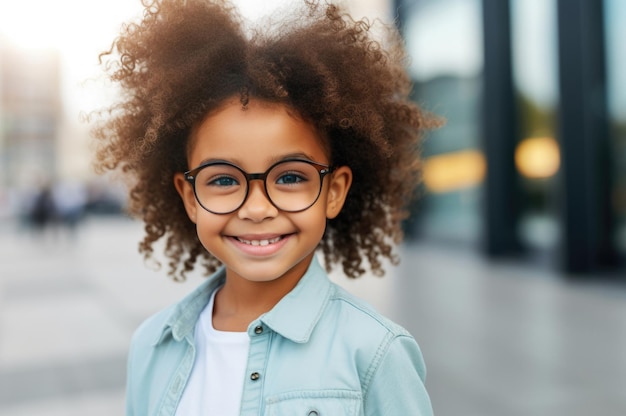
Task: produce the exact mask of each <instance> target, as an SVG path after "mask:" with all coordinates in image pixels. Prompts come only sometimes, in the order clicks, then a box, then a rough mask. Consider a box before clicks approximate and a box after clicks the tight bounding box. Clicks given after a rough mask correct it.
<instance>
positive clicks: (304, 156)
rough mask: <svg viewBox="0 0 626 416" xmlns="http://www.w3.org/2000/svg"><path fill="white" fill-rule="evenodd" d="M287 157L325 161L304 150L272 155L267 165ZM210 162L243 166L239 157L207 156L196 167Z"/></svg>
mask: <svg viewBox="0 0 626 416" xmlns="http://www.w3.org/2000/svg"><path fill="white" fill-rule="evenodd" d="M287 159H305V160H310V161H311V162H318V163H323V162H321V161H319V160H315V159H314V158H313V157H311V156H310V155H308V154H306V153H304V152H295V153H287V154H284V155H280V156H275V157H272V158H271V159H270V161H269V164H268V165H267V167H268V168H269V167H270V166H272V165H273V164H275V163H278V162H282V161H283V160H287ZM209 163H232V164H233V165H237V166H239V167H241V165H242V164H241V161H240V160H238V159H218V158H207V159H203V160H202V161H200V163H199V164H198V165H197V166H196V167H199V166H203V165H206V164H209ZM194 168H195V167H194ZM192 169H193V168H192Z"/></svg>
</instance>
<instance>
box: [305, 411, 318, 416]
mask: <svg viewBox="0 0 626 416" xmlns="http://www.w3.org/2000/svg"><path fill="white" fill-rule="evenodd" d="M307 416H320V414H319V412H318V411H317V410H311V411H310V412H309V413H307Z"/></svg>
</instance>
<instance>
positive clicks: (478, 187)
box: [0, 0, 626, 416]
mask: <svg viewBox="0 0 626 416" xmlns="http://www.w3.org/2000/svg"><path fill="white" fill-rule="evenodd" d="M235 3H237V4H238V5H239V6H240V8H241V11H242V13H243V14H244V16H245V17H247V18H250V19H256V18H258V17H259V16H261V15H263V14H265V13H266V12H267V11H268V9H267V5H265V4H264V2H259V1H254V0H245V1H244V0H239V1H236V2H235ZM295 3H298V2H297V1H296V0H282V1H279V2H275V3H274V4H275V5H274V6H272V7H290V5H293V4H295ZM345 3H346V5H347V6H348V7H349V9H350V10H351V12H352V13H353V14H354V16H356V17H362V16H365V17H368V18H369V19H376V18H378V19H381V20H382V21H384V22H387V23H390V24H396V25H397V26H398V27H399V28H400V30H401V33H402V35H403V36H404V39H405V42H406V46H407V49H408V52H409V54H410V56H411V61H410V64H409V68H408V70H409V73H410V75H411V77H412V79H413V80H414V82H415V88H414V91H413V94H414V99H415V101H416V102H418V103H419V104H421V105H423V106H424V107H425V108H426V109H428V110H431V111H433V112H434V113H436V114H439V115H442V116H444V117H445V118H446V120H447V124H446V125H445V127H444V128H442V129H440V130H438V131H435V132H433V133H431V134H429V135H428V137H427V138H426V141H425V143H424V146H423V153H424V157H425V160H424V177H423V184H422V189H421V192H420V194H421V198H420V199H419V201H417V202H416V203H415V204H414V205H413V206H412V216H411V218H410V219H409V220H407V222H406V223H405V231H406V235H407V240H406V242H405V243H404V244H403V245H402V246H401V247H400V255H401V257H402V262H401V264H400V265H399V266H389V267H388V270H389V271H388V274H387V276H386V277H385V278H383V279H379V278H376V277H374V276H364V277H363V278H362V279H359V280H357V281H349V280H347V279H346V278H344V277H342V276H341V275H340V274H339V273H334V274H333V275H332V278H333V279H334V280H335V281H337V282H338V283H339V284H341V285H343V286H345V287H346V288H348V290H350V291H352V292H354V293H356V294H357V295H359V296H362V297H364V298H366V299H367V300H369V301H370V302H371V303H373V304H374V306H376V307H377V308H378V309H380V310H381V311H382V312H383V313H385V314H386V315H388V316H390V317H391V318H392V319H394V320H396V321H398V322H399V323H401V324H402V325H404V326H405V327H407V328H408V329H409V330H410V331H411V332H412V333H413V334H414V335H415V337H416V339H417V340H418V342H419V344H420V346H421V347H422V350H423V353H424V356H425V359H426V363H427V365H428V380H427V387H428V389H429V392H430V394H431V397H432V400H433V405H434V408H435V414H437V415H440V416H451V415H458V414H463V415H466V416H467V415H476V416H491V415H493V416H501V415H542V416H543V415H546V416H548V415H550V416H555V415H556V416H559V415H570V416H571V415H588V414H598V415H603V416H605V415H606V416H612V415H626V394H624V392H625V391H626V353H624V351H626V72H624V70H623V68H626V47H625V46H624V44H623V39H626V25H624V24H623V22H624V21H626V2H624V1H622V0H369V1H366V0H349V1H348V0H347V1H346V2H345ZM140 13H141V7H140V4H139V2H138V1H129V0H107V1H104V0H92V1H89V2H85V1H78V0H58V1H56V2H49V1H45V0H30V1H17V0H15V1H11V0H0V414H2V415H6V416H15V415H45V416H48V415H64V416H67V415H83V414H90V415H105V414H106V415H111V414H123V403H124V383H125V381H124V380H125V360H126V351H127V348H128V342H129V339H130V336H131V334H132V331H133V330H134V329H135V328H136V327H137V325H138V324H139V323H140V322H141V321H142V320H143V319H145V318H146V317H147V316H149V315H150V314H152V313H153V312H155V311H156V310H158V309H160V308H162V307H164V306H165V305H168V304H170V303H172V302H174V301H176V300H177V299H180V298H181V297H182V296H183V295H184V294H185V293H188V292H189V291H190V290H192V289H193V288H194V287H195V286H196V285H197V284H198V283H199V282H200V281H201V280H202V277H201V276H200V275H195V274H194V275H192V276H191V277H190V278H189V279H188V281H187V282H185V283H173V282H171V281H169V280H168V279H167V277H166V276H165V272H164V271H163V270H161V271H159V270H158V269H157V267H156V265H155V264H145V263H144V262H143V260H142V259H141V256H140V255H139V254H138V251H137V243H138V241H139V239H140V238H141V235H142V229H141V224H138V223H137V222H135V221H133V220H131V219H129V218H127V217H126V216H125V215H124V214H123V208H124V204H125V194H124V190H123V188H122V187H121V186H120V184H119V183H117V182H115V181H112V180H111V178H108V177H98V176H96V175H95V174H94V173H93V171H92V170H91V155H92V153H91V151H92V148H91V146H92V142H91V139H90V137H89V125H88V124H87V123H85V122H83V121H82V119H83V117H82V116H81V115H84V114H87V113H89V112H90V111H93V110H97V109H99V108H102V107H104V106H106V105H107V103H109V102H110V100H111V99H114V98H115V89H114V88H113V87H112V86H111V85H108V84H107V82H106V80H104V79H102V76H101V68H99V66H98V59H97V56H98V53H99V52H101V51H103V50H106V49H108V46H109V45H110V42H111V40H112V39H113V38H114V37H115V35H116V33H117V32H118V30H119V28H120V25H121V23H122V22H124V21H127V20H128V19H134V18H137V17H138V16H140ZM155 269H157V270H156V271H155Z"/></svg>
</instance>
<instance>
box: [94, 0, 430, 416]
mask: <svg viewBox="0 0 626 416" xmlns="http://www.w3.org/2000/svg"><path fill="white" fill-rule="evenodd" d="M145 6H146V9H145V13H144V17H143V19H142V21H141V22H139V23H138V24H130V25H128V26H126V27H125V28H124V30H123V33H122V34H121V36H120V37H119V38H117V39H116V40H115V42H114V43H113V47H112V49H111V51H109V52H107V53H105V54H104V55H103V56H105V57H106V56H110V58H109V60H108V62H107V69H108V70H109V71H110V75H111V78H112V79H113V80H114V81H117V82H119V85H120V86H121V87H122V90H123V93H124V94H123V99H122V100H121V102H119V103H118V104H117V105H115V106H114V107H113V108H111V109H110V111H109V112H107V114H110V117H108V118H107V119H106V120H103V122H102V124H100V125H99V126H98V128H97V130H96V135H97V137H98V138H99V150H98V159H97V161H98V163H97V164H98V166H99V167H100V169H101V170H106V169H116V168H121V170H122V171H123V172H125V173H126V174H127V175H128V177H129V178H130V183H131V191H130V207H129V209H130V211H131V213H132V214H134V215H136V216H137V217H139V218H141V219H142V220H143V221H144V222H145V231H146V236H145V238H144V240H143V242H142V243H141V244H140V250H141V251H142V252H143V253H144V255H145V257H146V258H150V257H151V256H152V254H153V245H154V243H155V242H157V241H158V240H160V239H161V238H164V239H165V254H166V255H167V256H168V257H169V259H170V262H169V273H170V275H171V276H172V277H173V278H175V279H184V278H185V273H187V272H190V271H191V270H192V269H193V268H194V266H195V265H196V264H197V263H201V264H202V265H203V266H204V268H205V269H206V271H207V273H213V274H212V276H211V277H209V278H208V280H207V281H206V282H205V283H203V284H201V285H200V287H198V288H197V289H196V290H195V291H193V292H192V293H191V294H190V295H189V296H187V297H186V298H185V299H183V300H182V301H180V302H179V303H177V304H176V305H174V306H172V307H170V308H168V309H166V310H164V311H162V312H160V313H158V314H156V315H155V316H153V317H151V318H150V319H148V320H147V321H146V322H144V323H143V325H141V327H140V328H139V329H138V330H137V332H136V334H135V336H134V338H133V341H132V346H131V351H130V356H129V365H128V386H127V414H128V415H177V416H183V415H185V416H189V415H220V416H223V415H238V414H239V415H267V416H269V415H287V416H291V415H309V416H314V415H318V416H319V415H329V416H337V415H391V416H409V415H411V416H416V415H431V414H432V410H431V404H430V401H429V397H428V395H427V393H426V390H425V387H424V377H425V367H424V363H423V360H422V355H421V353H420V350H419V348H418V346H417V344H416V342H415V340H414V339H413V338H412V337H411V335H410V334H409V333H408V332H407V331H406V330H404V329H403V328H401V327H399V326H398V325H396V324H394V323H392V322H390V321H389V320H388V319H386V318H384V317H382V316H381V315H379V314H378V313H377V312H376V311H374V310H373V309H372V308H370V307H369V306H367V305H366V304H365V303H364V302H362V301H360V300H357V299H356V298H354V297H352V296H350V295H349V294H348V293H346V292H345V291H343V290H342V289H340V288H339V287H338V286H336V285H335V284H333V283H331V282H330V281H329V280H328V277H327V275H326V271H325V270H324V268H323V267H322V266H321V265H320V263H319V262H318V260H317V257H316V252H317V250H318V249H319V250H320V251H321V254H322V255H323V264H324V265H325V267H326V268H327V269H330V267H332V266H333V265H336V264H338V263H339V264H341V266H342V268H343V270H344V272H345V273H346V275H347V276H349V277H358V276H360V275H362V274H363V273H365V271H366V265H365V264H363V261H362V260H363V258H366V259H367V263H368V264H369V267H370V269H371V271H372V272H373V273H374V274H378V275H380V274H382V273H383V270H382V266H381V261H382V260H384V259H389V260H391V261H393V262H395V261H396V257H395V255H394V253H393V247H394V244H396V243H398V242H399V241H400V239H401V228H400V222H401V220H402V219H403V218H405V207H406V205H407V203H408V202H409V201H410V199H411V196H412V194H413V191H414V188H415V185H416V184H417V182H418V174H419V161H418V160H419V159H418V156H419V155H418V147H419V141H420V136H421V132H422V131H423V130H424V129H425V128H427V127H430V126H431V125H432V123H431V121H429V120H431V119H430V118H428V117H427V116H426V115H425V114H424V113H423V112H422V111H420V110H419V109H418V108H417V107H416V106H415V105H414V104H413V103H412V102H411V101H410V100H409V99H408V94H409V90H410V83H409V81H408V78H407V76H406V74H405V71H404V64H405V62H404V54H403V49H402V45H401V42H400V39H399V37H398V35H397V33H396V32H394V31H393V30H391V29H389V30H388V31H389V33H388V34H389V35H390V36H389V37H388V38H387V39H385V40H384V45H385V46H386V48H385V49H383V48H382V46H381V43H378V42H375V41H373V40H372V37H371V36H370V34H369V25H368V23H366V22H364V21H357V22H355V21H353V20H352V19H351V18H350V17H349V16H348V15H347V14H345V13H344V12H342V11H341V10H340V9H339V8H338V7H336V6H334V5H320V4H318V2H317V1H307V2H306V7H303V8H302V10H299V11H298V12H296V13H295V14H294V15H293V16H292V17H291V18H289V19H285V20H284V21H283V22H281V24H278V23H276V22H274V23H272V22H268V23H267V24H266V26H265V27H264V28H263V27H262V28H256V29H254V30H247V29H245V28H244V25H243V20H242V19H241V18H240V17H239V16H238V14H237V12H236V10H234V9H233V7H231V6H230V5H229V4H228V3H226V2H222V1H218V0H214V1H210V0H185V1H180V0H154V1H151V2H148V1H147V0H146V4H145ZM116 56H117V58H116ZM147 296H149V294H148V295H147Z"/></svg>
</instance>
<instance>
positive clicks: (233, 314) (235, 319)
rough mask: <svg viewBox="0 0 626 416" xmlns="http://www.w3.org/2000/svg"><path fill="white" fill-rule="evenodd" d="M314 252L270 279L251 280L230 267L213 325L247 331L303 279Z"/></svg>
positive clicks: (215, 305)
mask: <svg viewBox="0 0 626 416" xmlns="http://www.w3.org/2000/svg"><path fill="white" fill-rule="evenodd" d="M312 258H313V257H312V256H310V258H309V259H308V261H302V262H301V263H299V264H298V265H297V266H295V267H294V268H293V269H291V270H289V271H288V272H287V273H285V274H284V275H282V276H280V277H278V278H276V279H273V280H269V281H263V282H257V281H250V280H247V279H245V278H243V277H241V276H239V275H237V274H236V273H235V272H233V271H231V270H228V269H227V270H226V282H225V284H224V286H223V287H222V288H221V289H220V290H219V292H217V293H216V295H215V303H214V307H213V327H214V328H215V329H218V330H222V331H245V330H246V329H247V328H248V325H249V324H250V322H252V321H253V320H255V319H256V318H258V317H259V316H260V315H262V314H264V313H266V312H269V311H270V310H271V309H272V308H273V307H274V306H275V305H276V304H277V303H278V302H279V301H280V300H281V299H282V298H283V297H284V296H285V295H287V294H288V293H289V292H290V291H291V290H292V289H293V288H294V287H295V286H296V285H297V284H298V282H299V281H300V279H301V278H302V276H304V273H305V272H306V270H307V269H308V267H309V265H310V263H311V260H312Z"/></svg>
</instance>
